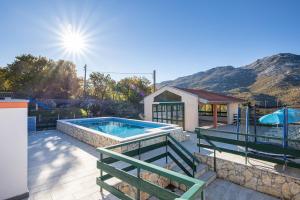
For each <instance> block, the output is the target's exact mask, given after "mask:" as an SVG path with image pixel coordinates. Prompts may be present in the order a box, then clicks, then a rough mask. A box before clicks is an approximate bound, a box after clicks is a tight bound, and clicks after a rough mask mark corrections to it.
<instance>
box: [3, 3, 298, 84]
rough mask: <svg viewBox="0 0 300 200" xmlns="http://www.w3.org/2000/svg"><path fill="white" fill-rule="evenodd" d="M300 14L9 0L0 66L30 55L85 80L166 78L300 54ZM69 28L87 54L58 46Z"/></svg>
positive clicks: (265, 6) (272, 9) (230, 7)
mask: <svg viewBox="0 0 300 200" xmlns="http://www.w3.org/2000/svg"><path fill="white" fill-rule="evenodd" d="M299 9H300V1H297V0H295V1H292V0H281V1H280V0H249V1H246V0H226V1H225V0H219V1H216V0H215V1H214V0H197V1H192V0H187V1H185V0H139V1H134V0H126V1H123V0H119V1H115V0H106V1H100V0H95V1H92V0H90V1H86V0H81V1H79V0H78V1H75V0H74V1H63V0H51V1H50V0H49V1H46V0H43V1H40V0H36V1H30V0H27V1H23V0H22V1H21V0H20V1H14V0H6V1H5V0H3V1H1V2H0V52H1V54H0V66H5V65H6V64H7V63H11V62H12V61H13V60H14V57H15V56H16V55H20V54H23V53H31V54H34V55H42V56H47V57H49V58H52V59H55V60H57V59H69V60H71V61H73V62H74V63H75V64H76V65H77V67H78V73H79V74H80V75H82V74H83V70H82V68H83V65H84V64H85V63H86V64H87V65H88V69H89V70H88V71H89V72H91V71H115V72H151V71H152V70H153V69H156V70H157V79H158V81H163V80H168V79H173V78H176V77H179V76H183V75H188V74H192V73H195V72H199V71H203V70H206V69H209V68H211V67H215V66H223V65H233V66H241V65H245V64H248V63H250V62H252V61H255V60H256V59H258V58H261V57H264V56H268V55H272V54H276V53H280V52H290V53H295V54H300V22H299V19H300V12H299ZM68 24H69V25H72V26H74V27H77V28H78V29H82V30H83V31H84V34H85V35H86V36H88V49H89V50H88V51H86V53H85V55H82V56H79V55H78V56H76V57H73V56H68V55H65V54H63V49H62V47H61V46H57V41H58V40H59V36H58V34H57V33H58V32H59V30H60V28H61V27H62V26H67V25H68ZM113 77H115V78H120V77H122V76H120V75H113ZM148 78H151V76H148Z"/></svg>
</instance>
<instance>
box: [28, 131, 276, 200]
mask: <svg viewBox="0 0 300 200" xmlns="http://www.w3.org/2000/svg"><path fill="white" fill-rule="evenodd" d="M97 159H98V154H97V152H96V150H95V148H93V147H91V146H89V145H87V144H84V143H82V142H80V141H78V140H76V139H75V138H72V137H70V136H68V135H65V134H63V133H60V132H58V131H43V132H38V133H36V134H33V135H30V136H29V144H28V165H29V166H28V176H29V177H28V187H29V192H30V198H29V199H30V200H57V199H59V200H71V199H72V200H73V199H74V200H100V199H117V198H116V197H114V196H113V195H111V194H109V193H107V192H104V194H100V192H99V187H98V186H97V185H96V177H97V176H99V170H97V168H96V160H97ZM206 197H207V199H209V200H213V199H219V200H222V199H223V200H227V199H228V200H229V199H230V200H235V199H236V200H237V199H250V200H251V199H253V200H254V199H258V200H260V199H266V200H275V199H276V198H273V197H270V196H267V195H265V194H262V193H259V192H256V191H253V190H250V189H246V188H243V187H241V186H238V185H236V184H233V183H230V182H228V181H223V180H218V179H217V180H216V181H215V182H213V183H212V184H211V185H209V187H208V188H207V189H206Z"/></svg>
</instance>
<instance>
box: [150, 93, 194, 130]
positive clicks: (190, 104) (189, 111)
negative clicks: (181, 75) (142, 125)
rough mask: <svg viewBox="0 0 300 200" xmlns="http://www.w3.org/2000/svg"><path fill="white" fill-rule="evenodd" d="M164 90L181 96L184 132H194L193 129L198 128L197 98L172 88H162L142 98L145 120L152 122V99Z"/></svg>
mask: <svg viewBox="0 0 300 200" xmlns="http://www.w3.org/2000/svg"><path fill="white" fill-rule="evenodd" d="M166 90H168V91H170V92H172V93H174V94H177V95H179V96H181V99H182V102H184V116H185V121H184V124H185V130H187V131H194V130H195V128H196V127H198V96H196V95H192V94H189V93H187V92H184V91H182V90H179V89H176V88H173V87H164V88H162V89H160V90H158V91H156V92H155V93H153V94H151V95H149V96H147V97H146V98H144V114H145V120H147V121H152V104H153V102H154V97H155V96H157V95H159V94H161V93H162V92H164V91H166Z"/></svg>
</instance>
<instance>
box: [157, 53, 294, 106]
mask: <svg viewBox="0 0 300 200" xmlns="http://www.w3.org/2000/svg"><path fill="white" fill-rule="evenodd" d="M165 85H170V86H178V87H186V88H200V89H206V90H210V91H215V92H221V93H226V94H231V95H233V96H237V97H242V98H244V99H247V100H250V101H255V102H256V103H258V104H262V105H263V104H264V103H265V101H266V102H267V104H268V105H275V104H276V103H277V100H278V101H279V102H280V103H284V104H300V55H295V54H290V53H281V54H276V55H273V56H269V57H265V58H262V59H258V60H256V61H255V62H253V63H251V64H249V65H245V66H241V67H233V66H222V67H215V68H212V69H210V70H207V71H202V72H198V73H195V74H192V75H189V76H184V77H180V78H177V79H175V80H170V81H164V82H162V83H160V84H159V86H160V87H162V86H165Z"/></svg>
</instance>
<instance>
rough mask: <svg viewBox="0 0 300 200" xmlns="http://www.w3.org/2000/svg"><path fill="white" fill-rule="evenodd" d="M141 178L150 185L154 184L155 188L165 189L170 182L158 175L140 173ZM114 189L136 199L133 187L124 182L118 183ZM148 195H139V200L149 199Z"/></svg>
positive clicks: (142, 193) (144, 193) (143, 193)
mask: <svg viewBox="0 0 300 200" xmlns="http://www.w3.org/2000/svg"><path fill="white" fill-rule="evenodd" d="M141 178H142V179H144V180H147V181H149V182H151V183H154V184H155V185H157V186H160V187H162V188H165V187H167V186H168V185H169V184H170V180H169V179H168V178H165V177H163V176H160V175H158V174H154V173H152V172H146V171H144V172H141ZM115 187H116V188H118V190H120V191H122V192H124V193H125V194H127V195H128V196H130V197H132V198H133V199H135V198H136V196H137V190H136V188H135V187H133V186H131V185H129V184H128V183H126V182H120V183H118V184H117V185H116V186H115ZM149 197H150V195H149V194H147V193H146V192H142V191H141V193H140V199H141V200H146V199H149Z"/></svg>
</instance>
